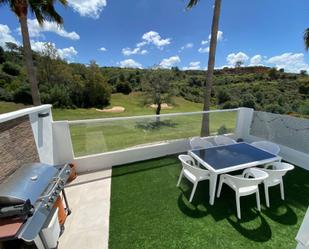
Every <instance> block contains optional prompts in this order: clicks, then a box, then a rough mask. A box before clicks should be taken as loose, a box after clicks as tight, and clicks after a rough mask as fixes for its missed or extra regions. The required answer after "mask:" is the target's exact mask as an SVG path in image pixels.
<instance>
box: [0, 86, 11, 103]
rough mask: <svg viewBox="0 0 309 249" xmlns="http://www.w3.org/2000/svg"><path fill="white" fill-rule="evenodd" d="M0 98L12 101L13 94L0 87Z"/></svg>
mask: <svg viewBox="0 0 309 249" xmlns="http://www.w3.org/2000/svg"><path fill="white" fill-rule="evenodd" d="M0 100H4V101H13V96H12V94H11V93H10V92H8V91H7V90H5V89H4V88H1V87H0Z"/></svg>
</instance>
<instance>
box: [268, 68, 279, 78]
mask: <svg viewBox="0 0 309 249" xmlns="http://www.w3.org/2000/svg"><path fill="white" fill-rule="evenodd" d="M268 76H269V78H270V79H271V80H276V79H278V78H279V76H280V75H279V73H278V71H277V69H276V68H272V69H270V70H269V72H268Z"/></svg>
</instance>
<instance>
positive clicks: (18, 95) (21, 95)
mask: <svg viewBox="0 0 309 249" xmlns="http://www.w3.org/2000/svg"><path fill="white" fill-rule="evenodd" d="M13 100H14V102H15V103H22V104H28V105H30V104H32V97H31V91H30V86H29V85H26V84H23V85H22V86H20V87H19V88H17V89H16V90H15V91H14V95H13Z"/></svg>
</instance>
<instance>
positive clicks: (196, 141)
mask: <svg viewBox="0 0 309 249" xmlns="http://www.w3.org/2000/svg"><path fill="white" fill-rule="evenodd" d="M190 146H191V149H192V150H195V149H207V148H211V147H213V144H212V143H211V142H209V141H207V138H206V137H203V138H202V137H193V138H191V139H190Z"/></svg>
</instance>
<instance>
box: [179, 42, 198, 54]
mask: <svg viewBox="0 0 309 249" xmlns="http://www.w3.org/2000/svg"><path fill="white" fill-rule="evenodd" d="M193 46H194V45H193V43H191V42H189V43H187V44H186V45H184V46H182V47H181V48H180V50H179V51H178V52H179V53H180V52H182V51H183V50H185V49H189V48H193Z"/></svg>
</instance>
